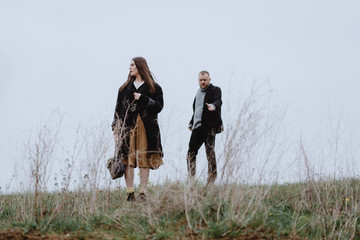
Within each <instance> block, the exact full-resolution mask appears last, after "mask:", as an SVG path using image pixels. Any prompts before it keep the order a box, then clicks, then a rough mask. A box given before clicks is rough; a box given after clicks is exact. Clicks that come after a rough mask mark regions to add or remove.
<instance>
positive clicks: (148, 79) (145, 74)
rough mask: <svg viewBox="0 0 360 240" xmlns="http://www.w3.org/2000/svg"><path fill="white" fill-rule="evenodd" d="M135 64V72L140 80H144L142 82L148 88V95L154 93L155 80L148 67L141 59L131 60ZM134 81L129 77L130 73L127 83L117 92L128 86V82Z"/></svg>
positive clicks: (132, 77)
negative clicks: (136, 71)
mask: <svg viewBox="0 0 360 240" xmlns="http://www.w3.org/2000/svg"><path fill="white" fill-rule="evenodd" d="M132 60H133V61H134V63H135V66H136V68H137V70H138V71H139V74H140V76H141V79H142V80H144V82H145V83H146V84H147V85H148V86H149V88H150V93H151V94H153V93H155V84H156V83H155V80H154V78H153V76H152V74H151V72H150V69H149V66H148V64H147V62H146V60H145V58H143V57H135V58H133V59H132ZM133 80H135V77H134V76H131V75H130V73H129V75H128V79H127V81H126V82H125V83H124V84H123V85H122V86H121V87H120V89H119V91H120V92H121V91H122V90H123V89H124V88H125V87H126V85H128V84H129V82H131V81H133Z"/></svg>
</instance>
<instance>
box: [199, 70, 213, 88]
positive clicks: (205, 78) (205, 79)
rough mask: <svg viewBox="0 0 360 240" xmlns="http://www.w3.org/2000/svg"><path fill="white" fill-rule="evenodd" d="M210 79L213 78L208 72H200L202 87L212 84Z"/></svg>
mask: <svg viewBox="0 0 360 240" xmlns="http://www.w3.org/2000/svg"><path fill="white" fill-rule="evenodd" d="M210 80H211V78H210V77H209V75H208V74H207V73H205V74H204V75H202V74H201V73H200V74H199V85H200V87H201V88H206V87H207V86H208V85H209V84H210Z"/></svg>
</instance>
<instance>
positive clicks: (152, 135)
mask: <svg viewBox="0 0 360 240" xmlns="http://www.w3.org/2000/svg"><path fill="white" fill-rule="evenodd" d="M129 69H130V73H129V76H128V79H127V81H126V82H125V83H124V84H123V85H122V86H121V87H120V89H119V93H118V98H117V102H116V108H115V114H114V121H113V124H112V127H113V131H114V136H115V141H118V143H120V146H119V148H118V149H119V151H120V153H119V156H121V159H122V162H123V164H124V166H125V181H126V187H127V189H126V192H127V194H128V197H127V201H135V194H134V168H135V167H139V168H140V193H139V197H140V199H141V200H145V199H146V188H147V184H148V181H149V173H150V169H158V168H159V166H160V165H162V164H163V160H162V157H163V151H162V146H161V139H160V129H159V125H158V113H159V112H160V111H161V110H162V108H163V105H164V99H163V93H162V89H161V87H160V86H159V85H158V84H157V83H155V81H154V78H153V77H152V75H151V72H150V70H149V67H148V65H147V62H146V60H145V59H144V58H142V57H136V58H133V59H132V60H131V63H130V68H129Z"/></svg>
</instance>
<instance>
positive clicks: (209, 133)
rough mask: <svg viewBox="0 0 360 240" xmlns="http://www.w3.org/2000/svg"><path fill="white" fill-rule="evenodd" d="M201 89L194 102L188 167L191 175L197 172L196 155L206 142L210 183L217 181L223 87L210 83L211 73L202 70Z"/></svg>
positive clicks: (200, 74)
mask: <svg viewBox="0 0 360 240" xmlns="http://www.w3.org/2000/svg"><path fill="white" fill-rule="evenodd" d="M198 79H199V85H200V89H199V90H198V91H197V93H196V96H195V99H194V103H193V116H192V118H191V121H190V124H189V129H190V131H192V133H191V137H190V142H189V150H188V153H187V168H188V173H189V176H192V177H194V176H195V172H196V155H197V153H198V150H199V148H200V147H201V145H202V144H203V143H205V150H206V157H207V160H208V179H207V182H208V183H212V182H214V181H215V179H216V176H217V171H216V157H215V150H214V148H215V135H216V134H217V133H220V132H222V131H223V126H222V120H221V105H222V101H221V89H220V88H219V87H216V86H214V85H212V84H210V80H211V78H210V74H209V72H207V71H201V72H200V73H199V76H198Z"/></svg>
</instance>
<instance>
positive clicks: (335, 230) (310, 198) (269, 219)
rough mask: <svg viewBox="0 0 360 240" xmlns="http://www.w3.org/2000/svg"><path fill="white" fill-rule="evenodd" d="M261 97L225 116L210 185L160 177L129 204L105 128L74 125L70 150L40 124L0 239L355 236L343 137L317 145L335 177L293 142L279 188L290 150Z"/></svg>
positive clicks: (5, 199)
mask: <svg viewBox="0 0 360 240" xmlns="http://www.w3.org/2000/svg"><path fill="white" fill-rule="evenodd" d="M260 85H261V84H260ZM265 95H266V94H264V93H262V90H261V88H259V87H257V85H256V84H255V85H254V86H253V89H252V90H251V92H250V95H249V97H248V98H245V99H243V101H242V103H243V104H242V105H239V107H238V108H237V109H238V111H237V112H236V111H234V112H232V117H233V118H234V119H235V120H236V121H229V122H232V124H230V125H229V126H227V128H226V130H225V132H224V133H223V134H222V137H221V138H220V139H218V141H220V144H218V146H219V145H220V146H222V147H221V149H220V150H221V151H218V156H219V158H218V160H219V166H221V167H219V168H220V169H219V172H220V176H219V179H218V180H217V182H216V184H215V185H208V186H206V185H204V184H203V183H202V182H201V180H200V181H195V180H193V179H191V180H190V179H188V180H186V179H185V178H184V179H180V180H178V179H170V180H166V181H165V180H164V181H163V182H161V183H159V184H150V186H149V193H148V197H147V200H146V202H139V201H136V202H134V203H129V202H127V201H126V199H125V197H126V193H125V192H124V190H123V189H122V188H120V187H119V186H114V185H115V184H116V181H115V184H114V182H112V181H111V180H110V176H109V173H108V172H107V170H106V168H105V165H106V160H107V156H111V154H112V152H113V136H112V135H111V132H110V130H109V126H108V124H99V125H97V126H95V127H94V128H89V127H88V128H85V127H82V128H80V127H79V128H77V129H76V135H75V137H74V138H73V139H74V143H73V147H70V148H69V147H65V146H64V145H62V144H61V143H60V140H59V138H58V134H59V128H58V127H55V128H49V127H48V126H49V125H46V124H45V125H44V126H43V127H42V128H40V129H39V134H37V135H36V137H35V138H34V139H32V140H31V141H30V140H29V141H28V142H27V144H26V146H25V149H26V151H25V153H26V154H27V155H26V156H25V158H24V159H26V160H25V161H26V164H23V165H24V166H25V167H27V168H28V169H27V170H28V171H27V172H28V176H26V174H24V173H26V169H25V171H22V172H20V173H18V174H14V176H15V177H14V179H16V178H19V179H17V180H18V181H20V184H19V186H20V188H19V189H15V190H16V191H14V190H13V191H9V192H8V191H6V190H5V193H3V192H2V193H1V195H0V229H1V230H0V239H9V238H12V239H25V238H26V239H39V238H41V237H43V238H47V239H59V238H60V239H233V238H235V239H360V220H359V216H360V199H359V197H358V196H359V195H360V180H359V179H358V178H355V177H349V176H346V175H345V174H344V175H342V174H339V173H344V168H341V169H339V171H337V168H338V166H339V164H340V163H342V164H344V163H345V162H346V164H351V162H349V161H347V159H343V158H342V157H344V155H341V154H340V152H341V134H339V132H341V131H333V132H334V133H335V134H334V139H335V141H331V139H329V138H328V139H327V140H328V142H329V143H330V144H329V145H330V147H328V146H325V145H324V144H323V145H321V144H320V145H321V148H319V149H321V151H322V152H321V155H320V156H325V155H324V154H323V153H324V152H325V151H326V150H329V151H328V152H329V153H330V154H329V155H326V156H329V157H327V158H326V163H330V162H331V163H336V164H334V172H333V173H332V174H324V173H323V172H322V173H321V174H320V173H319V172H318V171H316V167H315V164H314V162H315V161H314V159H316V160H317V161H320V160H322V159H317V158H316V156H319V155H317V153H316V152H315V153H313V152H310V151H309V150H308V149H309V148H308V147H307V148H306V147H305V146H304V145H305V144H303V142H302V141H300V143H299V144H298V146H297V150H296V152H297V154H296V157H295V159H296V160H295V161H296V163H297V164H298V165H299V166H302V167H301V168H299V169H298V173H299V175H300V177H299V178H298V179H299V181H298V182H296V183H283V184H279V183H278V181H277V179H276V178H277V174H278V172H277V169H278V167H279V166H280V165H281V160H282V158H283V157H284V156H285V154H284V153H285V152H286V149H287V147H288V146H287V144H285V143H286V139H285V140H284V139H283V138H281V137H280V136H282V133H281V124H280V123H281V121H280V120H281V119H282V118H283V116H284V111H279V113H278V114H275V115H274V114H272V112H271V111H270V110H269V109H268V107H267V106H268V105H269V102H270V101H269V98H268V97H265V98H264V96H265ZM261 99H263V101H264V102H263V103H259V101H260V100H261ZM265 110H266V111H265ZM59 122H60V123H61V121H59ZM104 126H105V127H104ZM337 127H338V128H341V126H340V125H337ZM51 129H56V131H53V132H52V131H51ZM335 130H336V129H335ZM331 143H333V144H331ZM59 149H61V150H62V153H61V154H60V155H61V156H64V155H65V156H66V160H65V161H64V166H57V167H58V168H60V174H58V173H54V172H53V171H51V167H50V166H54V165H55V164H56V161H55V160H54V159H56V156H57V151H58V150H59ZM67 149H71V150H67ZM218 150H219V149H218ZM310 153H311V154H310ZM292 157H293V156H292ZM331 157H333V159H331ZM57 164H58V163H57ZM349 166H350V165H349ZM273 169H275V170H273ZM336 173H338V174H336ZM22 175H24V176H23V178H20V176H22ZM352 175H353V176H356V175H355V174H352ZM301 179H302V180H301ZM21 181H22V182H21ZM117 184H118V182H117ZM13 185H14V184H13ZM49 185H52V186H54V187H52V188H50V187H49Z"/></svg>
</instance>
